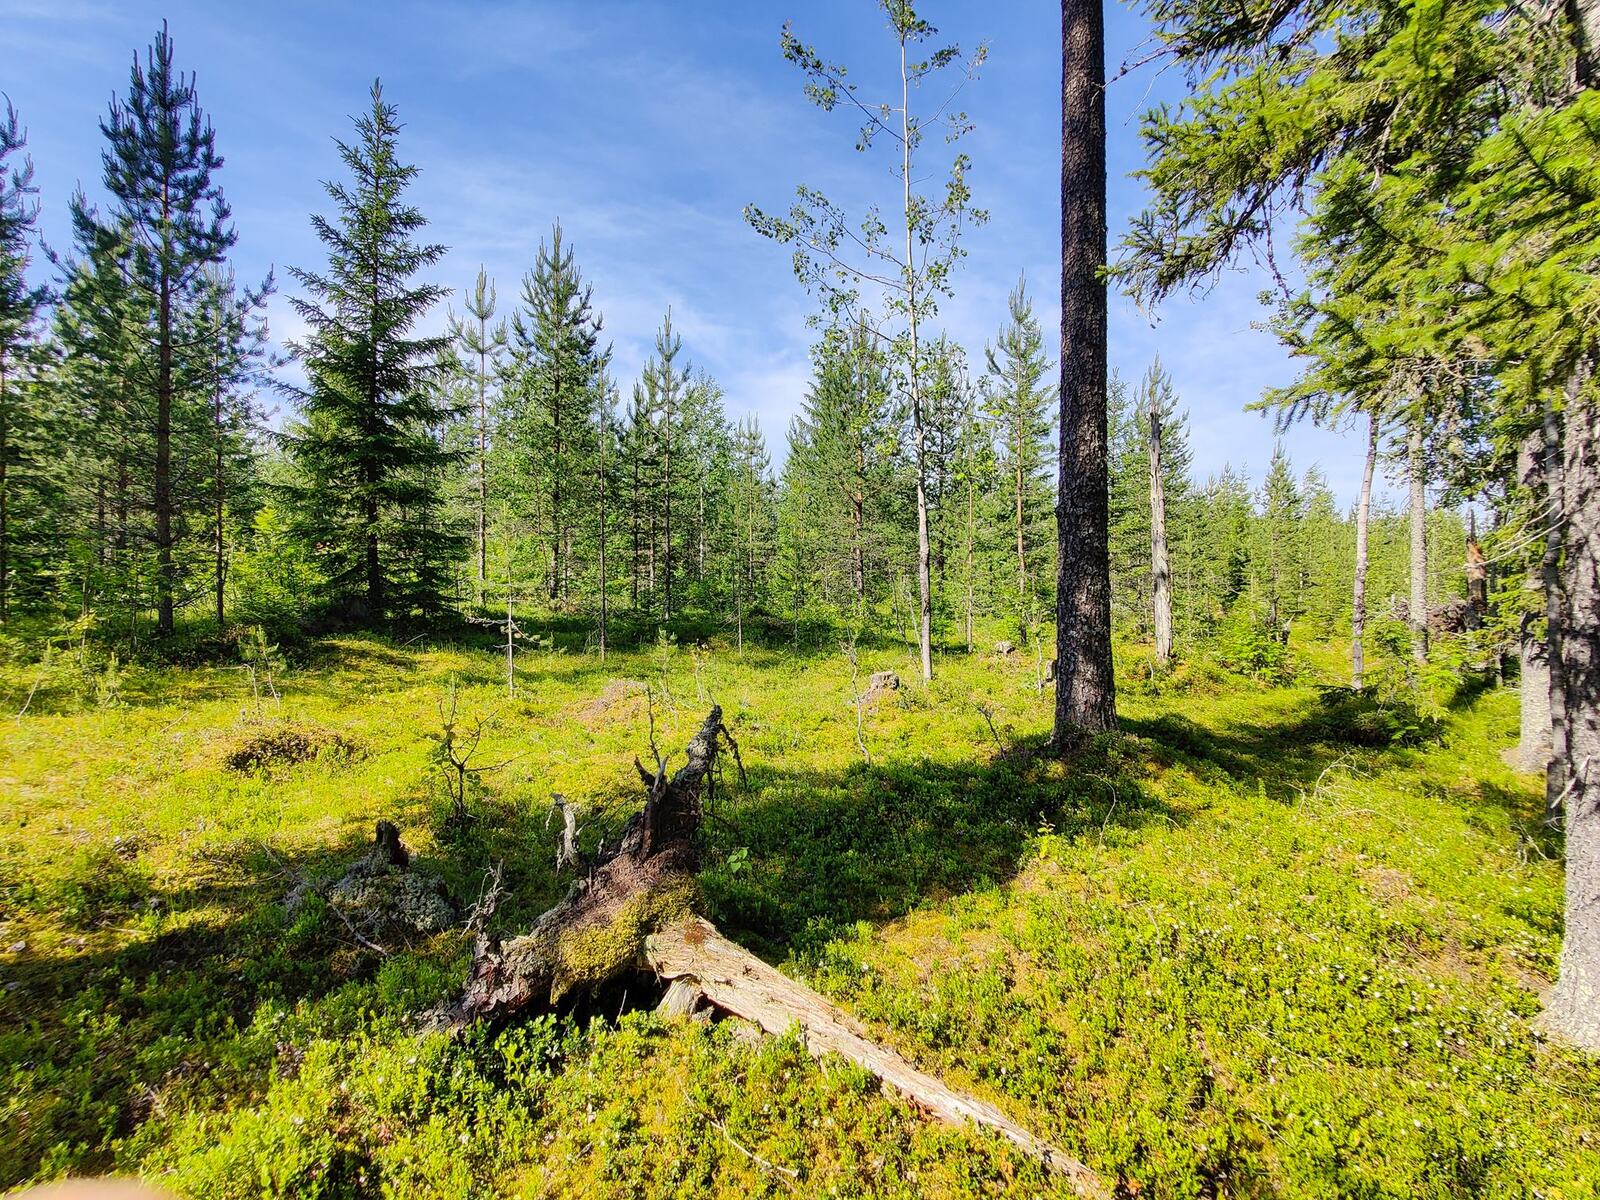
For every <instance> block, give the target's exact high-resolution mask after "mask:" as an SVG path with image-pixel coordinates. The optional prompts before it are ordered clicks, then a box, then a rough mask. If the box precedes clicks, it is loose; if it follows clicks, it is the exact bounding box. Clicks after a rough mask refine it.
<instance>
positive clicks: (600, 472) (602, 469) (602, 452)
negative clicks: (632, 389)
mask: <svg viewBox="0 0 1600 1200" xmlns="http://www.w3.org/2000/svg"><path fill="white" fill-rule="evenodd" d="M608 403H609V401H608ZM606 438H607V434H606V419H605V409H604V408H602V409H601V416H600V447H599V458H600V461H599V465H598V466H597V467H596V468H595V484H596V487H597V489H598V491H599V500H600V546H599V550H600V661H601V662H605V660H606V624H607V618H608V617H609V616H610V613H609V612H608V611H607V603H608V601H607V597H606V590H607V584H608V582H609V581H608V580H607V579H606Z"/></svg>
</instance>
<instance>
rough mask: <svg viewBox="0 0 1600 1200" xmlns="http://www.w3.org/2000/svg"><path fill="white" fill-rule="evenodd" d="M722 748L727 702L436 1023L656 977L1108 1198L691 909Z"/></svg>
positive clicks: (488, 948) (493, 945) (492, 945)
mask: <svg viewBox="0 0 1600 1200" xmlns="http://www.w3.org/2000/svg"><path fill="white" fill-rule="evenodd" d="M723 746H727V747H729V749H730V750H733V749H734V742H733V739H732V738H731V737H730V736H729V734H728V731H727V729H726V728H725V727H724V726H723V723H722V709H721V707H720V706H713V707H712V709H711V711H710V712H709V713H708V714H707V716H706V719H705V720H704V721H703V722H702V723H701V725H700V728H699V729H698V730H697V731H696V732H695V735H694V736H693V737H692V738H690V739H689V744H688V746H687V747H686V752H685V762H684V765H683V766H681V767H679V768H678V770H677V771H675V772H673V773H672V774H671V775H670V776H669V775H668V773H667V771H666V769H665V766H664V765H658V767H657V769H656V770H655V771H650V770H647V769H646V768H645V767H644V766H643V765H641V764H638V763H637V760H636V762H635V765H636V766H637V768H638V771H639V775H640V778H641V779H642V780H643V782H644V785H645V789H646V798H645V804H644V807H643V808H642V809H641V810H640V811H638V812H637V813H635V814H634V815H633V816H632V817H631V818H630V819H629V821H628V823H627V825H626V826H625V827H624V829H623V833H622V838H621V840H620V842H619V843H618V845H617V847H616V848H615V849H613V850H610V851H608V852H606V853H605V854H604V855H602V856H601V857H600V858H599V859H598V860H597V861H596V863H595V865H594V867H593V869H592V870H591V871H590V872H589V874H588V875H587V876H586V877H585V878H582V879H580V880H578V881H577V882H576V883H574V884H573V886H572V889H571V890H570V891H569V892H568V893H567V895H566V897H565V898H564V899H563V900H562V901H561V902H560V903H558V904H557V905H556V906H555V907H553V908H551V909H549V910H548V911H546V912H545V913H544V914H543V915H542V916H541V917H539V919H538V920H537V921H535V922H534V925H533V928H532V929H530V930H529V931H528V932H527V933H523V934H519V935H518V936H516V937H514V938H511V939H509V940H507V941H504V942H502V941H501V940H500V939H498V938H495V937H492V936H490V935H488V934H486V933H483V932H480V933H479V934H478V937H477V942H476V945H475V946H474V948H473V954H472V965H471V967H470V968H469V969H468V973H467V982H466V986H465V987H464V988H463V990H462V993H461V995H460V996H459V997H458V998H457V999H456V1000H455V1002H454V1003H452V1004H450V1005H449V1006H447V1007H445V1008H443V1009H440V1010H437V1011H436V1012H435V1013H434V1014H433V1017H432V1021H431V1024H432V1025H433V1026H434V1027H436V1028H459V1027H461V1026H464V1025H466V1024H468V1023H471V1022H474V1021H482V1020H489V1021H503V1020H508V1019H510V1018H513V1017H516V1016H518V1015H521V1014H523V1013H527V1012H537V1011H542V1010H546V1009H549V1008H550V1007H551V1006H553V1005H554V1004H555V1003H556V1002H557V1001H559V1000H560V999H561V998H562V997H563V996H565V995H567V994H569V993H572V992H574V991H577V990H580V989H589V990H593V989H595V988H598V987H600V986H602V985H604V984H607V983H609V982H611V981H612V980H614V979H617V978H619V977H621V976H623V975H625V974H627V973H628V972H630V971H637V970H640V969H648V970H651V971H653V972H654V973H655V974H656V975H657V976H658V977H659V978H662V979H666V980H670V981H671V982H672V984H673V988H672V990H671V992H670V993H669V994H670V995H672V996H674V997H675V1003H674V1004H673V1006H672V1008H673V1010H674V1011H678V1012H685V1013H687V1012H690V1011H692V1010H693V1009H695V1008H697V1007H701V1006H709V1007H711V1008H715V1009H718V1010H720V1011H721V1012H723V1013H726V1014H728V1015H731V1016H736V1017H741V1018H743V1019H745V1020H747V1021H750V1022H752V1023H753V1024H755V1025H757V1026H759V1027H760V1028H761V1029H763V1030H765V1031H766V1032H768V1033H773V1034H778V1033H784V1032H787V1031H788V1030H789V1029H790V1028H791V1027H792V1026H794V1025H799V1026H800V1029H801V1031H802V1033H803V1034H804V1038H805V1043H806V1046H807V1048H808V1049H809V1050H810V1051H811V1053H813V1054H815V1055H818V1056H821V1055H823V1054H827V1053H833V1054H838V1055H840V1056H842V1057H844V1058H847V1059H849V1060H850V1061H852V1062H854V1063H857V1064H858V1065H860V1066H862V1067H864V1068H865V1069H866V1070H868V1071H870V1072H871V1073H872V1074H874V1075H875V1076H877V1077H878V1079H879V1080H881V1081H882V1082H883V1083H885V1084H888V1085H892V1086H893V1087H894V1088H895V1089H896V1090H897V1091H899V1092H900V1093H902V1094H903V1095H904V1096H905V1097H906V1098H907V1099H908V1100H910V1101H911V1102H912V1103H913V1104H915V1105H917V1106H918V1107H920V1108H922V1109H923V1110H925V1111H926V1112H928V1113H930V1114H932V1115H934V1116H937V1117H939V1118H940V1119H941V1120H945V1121H948V1122H950V1123H952V1124H961V1123H964V1122H966V1121H974V1122H976V1123H977V1124H979V1125H983V1126H986V1127H988V1128H990V1129H993V1130H995V1131H997V1132H998V1133H1000V1134H1001V1135H1002V1136H1003V1137H1005V1138H1006V1139H1007V1140H1009V1141H1010V1142H1011V1143H1012V1144H1013V1145H1015V1146H1017V1147H1019V1148H1020V1149H1022V1150H1024V1151H1026V1152H1027V1153H1028V1154H1030V1155H1032V1156H1033V1157H1035V1158H1037V1159H1038V1160H1039V1161H1040V1162H1042V1163H1043V1164H1044V1165H1045V1166H1046V1167H1047V1168H1048V1169H1050V1170H1051V1171H1052V1172H1054V1173H1056V1174H1058V1175H1061V1176H1063V1177H1065V1178H1066V1179H1067V1181H1068V1182H1069V1184H1070V1185H1071V1187H1072V1188H1073V1190H1074V1191H1075V1192H1077V1194H1079V1195H1080V1196H1094V1197H1101V1196H1108V1195H1109V1192H1108V1191H1107V1189H1106V1188H1105V1186H1104V1185H1103V1184H1102V1183H1101V1182H1100V1180H1099V1178H1098V1177H1097V1176H1096V1175H1095V1174H1094V1173H1093V1172H1092V1171H1090V1170H1089V1169H1088V1168H1087V1167H1085V1166H1084V1165H1083V1164H1082V1163H1080V1162H1077V1161H1076V1160H1074V1159H1072V1158H1070V1157H1069V1156H1067V1155H1066V1154H1064V1153H1062V1152H1061V1151H1060V1150H1058V1149H1056V1148H1055V1147H1053V1146H1050V1145H1048V1144H1047V1143H1045V1142H1042V1141H1039V1140H1038V1139H1036V1138H1034V1137H1033V1136H1032V1135H1031V1134H1029V1133H1028V1132H1027V1131H1025V1130H1024V1129H1022V1127H1021V1126H1019V1125H1017V1124H1016V1123H1015V1122H1013V1121H1012V1120H1011V1119H1010V1118H1008V1117H1007V1116H1006V1115H1005V1114H1004V1113H1002V1112H1001V1111H1000V1110H999V1109H998V1108H996V1107H994V1106H993V1105H991V1104H986V1103H984V1102H983V1101H980V1100H977V1099H974V1098H972V1097H970V1096H964V1095H962V1094H961V1093H959V1092H956V1091H953V1090H952V1089H950V1088H948V1087H946V1086H945V1085H944V1084H943V1083H941V1082H940V1081H939V1080H938V1079H935V1078H934V1077H933V1076H931V1075H928V1074H927V1073H925V1072H923V1071H919V1070H918V1069H917V1068H916V1067H914V1066H912V1064H911V1063H910V1062H908V1061H907V1060H906V1059H904V1058H902V1057H901V1056H900V1055H899V1054H897V1053H896V1052H895V1051H893V1050H892V1049H890V1048H888V1047H887V1046H882V1045H879V1044H878V1043H876V1042H873V1041H872V1040H871V1039H870V1038H869V1037H868V1036H867V1034H866V1031H865V1029H863V1027H862V1026H860V1025H859V1024H857V1023H856V1022H855V1021H854V1020H853V1019H852V1018H851V1017H850V1016H849V1015H848V1014H846V1013H845V1012H844V1011H843V1010H841V1009H840V1008H838V1007H837V1006H836V1005H834V1004H833V1003H832V1002H831V1001H829V1000H827V999H825V998H824V997H822V996H820V995H818V994H817V993H816V992H814V991H812V990H811V989H810V988H808V987H805V986H804V985H803V984H800V983H797V982H795V981H794V980H792V979H790V978H789V977H788V976H786V975H784V974H783V973H782V972H780V971H778V970H776V969H775V968H773V967H771V966H769V965H768V964H766V963H764V962H762V961H761V960H760V959H759V958H757V957H756V956H755V955H753V954H751V953H750V952H749V951H748V950H745V949H744V948H743V947H741V946H738V945H736V944H735V943H733V942H731V941H729V940H728V939H727V938H725V937H723V936H722V935H721V934H720V933H719V932H718V931H717V929H716V927H715V926H713V925H712V924H711V923H710V922H708V921H705V920H703V919H702V918H700V917H698V916H696V915H695V914H694V912H693V911H692V904H693V901H694V897H695V890H696V889H695V872H696V870H697V869H698V868H699V865H700V854H699V837H698V834H699V828H700V821H701V817H702V815H703V805H704V802H705V801H706V799H707V798H708V796H709V792H710V789H711V786H712V783H713V779H714V776H713V774H712V772H713V768H714V767H715V765H716V759H717V754H718V752H719V751H720V749H721V748H722V747H723ZM741 774H742V770H741Z"/></svg>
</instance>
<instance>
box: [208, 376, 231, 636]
mask: <svg viewBox="0 0 1600 1200" xmlns="http://www.w3.org/2000/svg"><path fill="white" fill-rule="evenodd" d="M211 417H212V422H213V425H214V427H215V429H214V431H215V434H216V446H215V451H216V453H215V458H214V461H213V462H212V464H211V467H212V473H213V479H212V494H211V508H212V512H211V521H212V524H213V526H214V527H215V529H214V531H215V533H216V541H215V543H214V545H213V546H212V551H213V554H214V561H213V562H212V579H211V582H212V587H213V590H214V591H215V597H214V598H215V600H216V605H217V628H218V629H219V630H221V629H223V628H225V627H226V626H227V623H228V618H227V611H226V607H227V602H226V592H227V583H228V543H227V539H226V538H225V537H224V530H223V512H224V510H225V509H226V507H227V497H228V486H227V479H226V477H225V465H224V456H223V448H222V437H223V428H222V422H223V413H222V385H221V382H220V381H219V382H218V383H217V390H216V395H215V396H214V397H213V400H212V410H211Z"/></svg>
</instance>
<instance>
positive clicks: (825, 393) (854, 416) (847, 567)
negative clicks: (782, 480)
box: [786, 318, 900, 622]
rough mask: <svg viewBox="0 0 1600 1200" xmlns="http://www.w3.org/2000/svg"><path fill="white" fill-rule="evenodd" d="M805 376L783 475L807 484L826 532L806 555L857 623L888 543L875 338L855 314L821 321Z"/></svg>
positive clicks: (881, 385)
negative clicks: (842, 320)
mask: <svg viewBox="0 0 1600 1200" xmlns="http://www.w3.org/2000/svg"><path fill="white" fill-rule="evenodd" d="M812 363H813V377H812V382H811V384H810V386H809V387H808V389H807V391H806V395H805V398H804V400H803V401H802V402H801V410H800V414H799V415H798V417H797V418H796V419H795V422H794V424H793V425H792V426H791V427H790V442H789V459H790V463H791V467H792V469H791V470H789V471H788V472H786V477H787V478H788V479H789V480H790V485H791V486H793V485H794V484H795V483H797V482H798V480H799V479H801V478H805V479H806V480H808V481H810V482H811V484H812V486H811V488H810V489H809V494H810V495H811V507H812V517H813V519H814V520H815V521H816V522H817V523H818V525H819V526H820V531H822V532H825V533H826V535H827V536H826V538H825V540H824V543H823V547H822V551H821V552H822V558H820V559H819V560H814V561H815V565H816V567H817V568H818V569H819V571H820V575H821V577H822V579H823V580H824V587H825V589H826V590H827V591H829V592H833V593H838V592H842V593H844V594H847V595H848V596H849V604H850V606H851V608H852V609H853V610H854V614H853V617H854V620H856V621H857V622H860V621H863V620H864V619H865V617H866V613H867V610H868V608H869V607H870V606H871V605H872V604H874V603H876V601H877V600H878V599H879V598H880V596H881V592H882V587H883V581H884V579H885V578H886V576H887V574H888V567H889V562H890V559H891V558H892V557H893V555H894V553H895V551H894V546H895V545H896V544H897V543H896V540H895V537H894V533H893V531H892V529H891V528H890V520H891V516H892V513H893V511H894V510H893V504H892V497H891V492H892V489H893V488H894V486H895V484H896V461H897V450H898V446H899V441H900V421H899V415H898V413H897V411H896V407H895V404H894V398H893V395H892V388H893V382H892V380H891V378H890V375H889V363H888V357H887V354H886V353H885V351H884V348H883V346H882V343H881V342H880V341H879V339H878V338H877V337H875V336H874V334H873V332H872V330H871V328H870V326H869V325H868V324H867V323H866V321H865V319H864V318H858V319H857V320H856V321H853V322H849V323H847V324H843V325H835V326H832V327H830V328H829V329H827V330H826V331H825V332H824V334H823V337H822V339H821V341H819V342H818V344H817V345H816V346H815V347H814V348H813V350H812Z"/></svg>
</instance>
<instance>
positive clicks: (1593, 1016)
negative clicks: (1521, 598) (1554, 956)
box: [1546, 364, 1600, 1052]
mask: <svg viewBox="0 0 1600 1200" xmlns="http://www.w3.org/2000/svg"><path fill="white" fill-rule="evenodd" d="M1586 365H1587V364H1586ZM1586 376H1587V372H1586V371H1584V372H1575V374H1574V378H1573V379H1572V380H1571V381H1570V383H1569V387H1568V392H1567V408H1566V429H1565V437H1564V446H1565V455H1564V458H1565V468H1566V469H1565V471H1564V475H1563V479H1562V489H1561V490H1562V499H1563V505H1562V512H1563V514H1564V515H1565V518H1566V528H1565V531H1564V536H1563V538H1562V543H1563V562H1562V570H1561V577H1562V582H1563V584H1564V585H1565V587H1564V589H1563V591H1564V595H1563V596H1562V599H1563V601H1564V608H1565V620H1564V622H1563V623H1562V626H1561V638H1560V642H1561V650H1560V662H1561V668H1562V670H1561V674H1562V676H1563V680H1562V682H1563V687H1564V690H1565V694H1566V702H1567V703H1566V707H1567V712H1566V717H1567V725H1568V728H1569V730H1570V739H1569V741H1568V743H1567V745H1566V746H1565V747H1561V746H1558V747H1557V752H1558V753H1561V752H1563V751H1564V758H1565V763H1566V767H1567V777H1568V784H1567V787H1566V799H1565V810H1566V811H1565V816H1566V832H1567V838H1566V867H1567V877H1566V928H1565V933H1564V935H1563V937H1562V943H1561V974H1560V977H1559V978H1558V979H1557V981H1556V986H1555V990H1554V991H1553V992H1552V993H1551V996H1550V1003H1549V1008H1548V1009H1547V1012H1546V1016H1547V1019H1548V1022H1549V1024H1550V1025H1551V1026H1552V1027H1553V1028H1555V1029H1557V1030H1559V1031H1560V1032H1561V1033H1562V1034H1564V1035H1565V1036H1566V1037H1568V1038H1570V1039H1571V1040H1572V1041H1573V1042H1575V1043H1577V1044H1578V1045H1579V1046H1582V1047H1583V1048H1585V1049H1586V1050H1589V1051H1591V1052H1600V774H1597V772H1600V761H1597V760H1600V409H1597V406H1596V401H1595V396H1594V394H1593V393H1594V388H1593V384H1592V382H1591V381H1589V380H1588V379H1587V378H1586ZM1552 661H1554V648H1553V647H1552Z"/></svg>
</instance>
